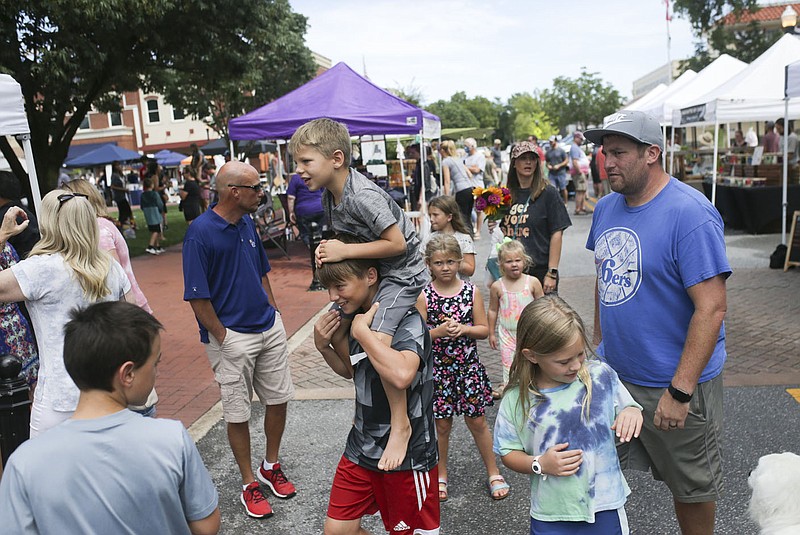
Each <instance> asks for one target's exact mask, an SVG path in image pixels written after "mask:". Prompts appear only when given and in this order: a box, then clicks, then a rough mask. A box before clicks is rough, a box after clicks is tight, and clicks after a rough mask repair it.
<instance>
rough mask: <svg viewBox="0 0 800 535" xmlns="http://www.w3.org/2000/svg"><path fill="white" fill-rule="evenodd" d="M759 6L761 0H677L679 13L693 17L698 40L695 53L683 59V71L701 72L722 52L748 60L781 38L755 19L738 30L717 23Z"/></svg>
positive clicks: (682, 15) (675, 8)
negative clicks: (726, 17)
mask: <svg viewBox="0 0 800 535" xmlns="http://www.w3.org/2000/svg"><path fill="white" fill-rule="evenodd" d="M759 9H760V7H759V6H758V2H757V0H705V1H699V2H698V1H696V0H676V1H675V4H674V10H675V13H676V14H678V16H681V17H684V18H686V19H688V20H689V22H690V24H691V25H692V31H693V33H694V35H695V39H696V41H695V55H694V56H692V57H691V58H689V59H687V60H684V61H682V62H681V66H680V71H681V72H684V71H686V70H687V69H692V70H695V71H700V70H701V69H703V68H704V67H706V66H707V65H708V64H709V63H711V62H712V61H714V59H716V57H717V56H718V55H719V54H720V53H726V54H729V55H731V56H733V57H735V58H737V59H740V60H742V61H744V62H746V63H750V62H752V61H753V60H754V59H756V58H757V57H758V56H760V55H761V54H762V53H763V52H764V51H765V50H766V49H768V48H769V47H770V46H772V45H773V44H774V43H775V41H777V40H778V39H779V38H780V36H781V35H780V34H774V33H769V32H764V30H763V29H762V28H760V27H759V25H758V23H757V22H755V21H751V22H750V23H748V24H747V25H746V26H745V27H744V28H738V29H731V28H730V27H728V26H725V25H722V24H717V21H719V20H720V19H721V18H722V17H724V16H726V15H728V14H731V15H732V16H734V17H737V16H739V15H741V14H743V13H745V12H756V11H758V10H759Z"/></svg>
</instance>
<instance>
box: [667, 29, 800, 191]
mask: <svg viewBox="0 0 800 535" xmlns="http://www.w3.org/2000/svg"><path fill="white" fill-rule="evenodd" d="M796 61H800V39H798V38H797V37H795V36H793V35H784V36H783V37H781V38H780V39H779V40H778V41H777V42H776V43H775V44H774V45H772V46H771V47H770V48H769V49H767V50H766V51H765V52H764V53H763V54H761V55H760V56H759V57H758V58H756V59H755V60H754V61H753V62H752V63H751V64H750V65H748V66H747V67H746V68H745V69H743V70H742V71H740V72H739V74H737V75H736V76H734V77H733V78H731V79H729V80H728V81H727V82H725V83H723V84H722V85H720V86H719V87H717V88H715V89H713V90H711V91H709V92H708V93H706V94H705V95H703V96H701V97H699V98H698V99H696V100H695V101H694V102H693V103H690V104H688V105H686V106H684V107H683V108H681V109H680V110H677V109H676V110H675V111H674V112H673V118H672V121H673V125H675V126H682V127H687V126H695V125H705V124H713V125H714V162H716V161H717V157H718V151H719V148H718V145H719V125H720V123H730V122H735V121H762V120H774V119H775V118H776V117H780V116H782V115H784V114H787V115H791V116H793V117H797V116H800V99H793V100H788V101H785V100H784V99H785V95H784V90H783V88H784V87H785V84H786V75H785V67H786V65H788V64H790V63H793V62H796ZM785 180H786V177H785V176H784V182H785ZM716 194H717V166H716V164H715V165H714V170H713V173H712V186H711V202H712V203H714V202H715V201H716Z"/></svg>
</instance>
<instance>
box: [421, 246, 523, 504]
mask: <svg viewBox="0 0 800 535" xmlns="http://www.w3.org/2000/svg"><path fill="white" fill-rule="evenodd" d="M461 256H462V255H461V248H460V247H459V245H458V242H457V241H456V239H455V238H454V237H453V236H452V235H450V234H440V235H437V236H433V237H432V238H431V239H430V241H429V242H428V244H427V246H426V247H425V261H426V263H427V264H428V268H429V269H430V271H431V275H432V279H433V281H432V282H431V283H430V284H429V285H428V286H427V287H426V288H425V289H424V290H423V292H422V294H421V295H420V298H419V300H418V308H419V310H420V313H421V314H422V316H423V317H424V318H426V321H427V324H428V328H429V329H430V335H431V341H432V345H433V347H432V351H433V359H434V360H433V362H434V364H433V376H434V382H435V385H436V392H435V394H434V401H433V415H434V417H435V418H436V430H437V432H438V436H439V500H440V501H446V500H447V497H448V494H447V451H448V448H449V444H450V430H451V429H452V427H453V415H460V414H463V415H464V421H465V422H466V424H467V428H468V429H469V430H470V433H472V438H473V439H474V440H475V445H476V446H477V447H478V452H479V453H480V455H481V458H482V459H483V463H484V465H485V466H486V472H487V474H488V488H489V494H490V496H491V497H492V499H495V500H501V499H503V498H505V497H506V495H507V494H508V488H509V487H508V484H507V483H506V482H505V479H504V478H503V476H501V475H500V471H499V470H498V468H497V462H496V460H495V456H494V454H493V453H492V434H491V431H490V430H489V426H488V425H487V423H486V417H485V416H484V411H485V409H486V407H487V406H489V405H492V403H493V401H492V386H491V383H490V382H489V376H488V375H487V374H486V369H485V368H484V367H483V364H482V363H481V361H480V359H479V358H478V347H477V343H476V340H477V339H485V338H486V336H487V335H488V334H489V330H488V327H487V324H486V310H485V308H484V304H483V298H482V297H481V293H480V291H478V290H477V289H476V288H475V286H474V285H473V284H472V283H471V282H469V281H464V280H461V279H459V278H458V276H457V273H458V269H459V266H460V264H461Z"/></svg>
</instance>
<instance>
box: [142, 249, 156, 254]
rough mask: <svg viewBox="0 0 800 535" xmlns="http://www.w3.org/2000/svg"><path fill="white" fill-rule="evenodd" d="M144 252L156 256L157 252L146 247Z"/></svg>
mask: <svg viewBox="0 0 800 535" xmlns="http://www.w3.org/2000/svg"><path fill="white" fill-rule="evenodd" d="M145 252H147V253H150V254H158V250H157V249H156V248H155V247H148V248H146V249H145Z"/></svg>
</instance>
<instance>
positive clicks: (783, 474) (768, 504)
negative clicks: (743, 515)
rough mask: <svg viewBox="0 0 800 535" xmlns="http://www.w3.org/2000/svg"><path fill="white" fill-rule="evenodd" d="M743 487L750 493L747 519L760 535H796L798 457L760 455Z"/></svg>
mask: <svg viewBox="0 0 800 535" xmlns="http://www.w3.org/2000/svg"><path fill="white" fill-rule="evenodd" d="M747 483H748V484H749V485H750V488H751V489H753V496H752V498H751V499H750V516H751V517H752V518H753V520H755V521H756V522H757V523H758V525H759V526H760V527H761V535H798V534H800V456H799V455H795V454H794V453H789V452H786V453H772V454H770V455H764V456H763V457H761V459H759V460H758V466H757V467H756V469H755V470H753V471H752V472H751V473H750V477H748V478H747Z"/></svg>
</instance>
